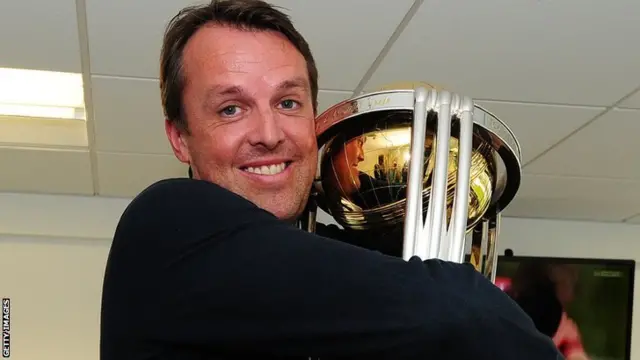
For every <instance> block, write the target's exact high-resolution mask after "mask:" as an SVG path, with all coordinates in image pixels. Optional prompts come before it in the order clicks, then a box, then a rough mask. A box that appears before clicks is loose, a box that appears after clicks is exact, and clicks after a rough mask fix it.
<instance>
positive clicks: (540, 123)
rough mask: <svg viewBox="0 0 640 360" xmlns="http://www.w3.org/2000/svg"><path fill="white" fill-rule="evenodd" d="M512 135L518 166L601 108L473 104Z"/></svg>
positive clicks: (504, 103) (492, 102)
mask: <svg viewBox="0 0 640 360" xmlns="http://www.w3.org/2000/svg"><path fill="white" fill-rule="evenodd" d="M476 103H477V104H478V105H480V106H482V107H484V108H485V109H487V110H488V111H489V112H491V113H493V114H494V115H495V116H496V117H497V118H499V119H501V120H502V121H504V122H505V123H506V124H507V126H508V127H509V128H510V129H511V130H512V131H513V133H514V134H515V136H516V139H518V141H519V142H520V145H521V148H522V160H523V161H522V163H523V164H526V163H527V162H528V161H529V160H531V159H533V158H534V157H535V156H537V155H539V154H540V153H542V152H543V151H544V150H546V149H548V148H549V147H550V146H551V145H553V144H555V143H556V142H558V141H559V140H561V139H562V138H563V137H565V136H567V135H568V134H570V133H571V132H572V131H574V130H575V129H577V128H579V127H580V126H582V125H583V124H585V123H586V122H587V121H589V120H591V119H593V118H594V117H595V116H596V115H598V114H599V113H600V112H602V111H603V110H604V108H595V107H576V106H560V105H542V104H529V103H526V104H524V103H510V102H495V101H476Z"/></svg>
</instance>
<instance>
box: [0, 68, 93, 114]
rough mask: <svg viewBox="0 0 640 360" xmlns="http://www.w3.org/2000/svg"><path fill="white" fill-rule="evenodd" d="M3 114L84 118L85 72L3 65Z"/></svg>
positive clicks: (0, 88)
mask: <svg viewBox="0 0 640 360" xmlns="http://www.w3.org/2000/svg"><path fill="white" fill-rule="evenodd" d="M0 115H6V116H26V117H39V118H54V119H82V120H84V119H85V111H84V88H83V84H82V75H81V74H74V73H62V72H53V71H41V70H25V69H9V68H0Z"/></svg>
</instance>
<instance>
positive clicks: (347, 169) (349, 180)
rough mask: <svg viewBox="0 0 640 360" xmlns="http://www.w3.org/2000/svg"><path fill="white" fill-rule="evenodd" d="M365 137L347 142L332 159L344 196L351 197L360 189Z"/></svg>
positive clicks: (336, 178) (336, 177)
mask: <svg viewBox="0 0 640 360" xmlns="http://www.w3.org/2000/svg"><path fill="white" fill-rule="evenodd" d="M363 146H364V137H363V136H359V137H357V138H354V139H352V140H350V141H349V142H347V143H346V144H345V145H344V146H343V147H341V148H340V149H339V151H337V152H336V153H335V154H334V155H333V157H332V164H333V170H334V175H335V179H334V181H336V182H337V183H338V185H339V187H340V189H342V193H343V195H351V194H352V193H354V192H356V191H357V190H358V189H360V170H358V165H359V164H360V163H361V162H362V161H364V150H363Z"/></svg>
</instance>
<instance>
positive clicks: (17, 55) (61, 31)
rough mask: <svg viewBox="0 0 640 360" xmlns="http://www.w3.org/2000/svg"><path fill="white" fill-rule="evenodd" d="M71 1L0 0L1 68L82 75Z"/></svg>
mask: <svg viewBox="0 0 640 360" xmlns="http://www.w3.org/2000/svg"><path fill="white" fill-rule="evenodd" d="M76 19H77V17H76V2H75V1H74V0H56V1H42V0H3V1H2V2H1V3H0V49H2V50H1V51H0V52H1V54H2V55H1V56H0V67H13V68H22V69H38V70H51V71H63V72H76V73H79V72H81V71H82V70H81V67H80V45H79V40H78V22H77V20H76Z"/></svg>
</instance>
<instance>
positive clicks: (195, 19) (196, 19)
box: [160, 0, 318, 131]
mask: <svg viewBox="0 0 640 360" xmlns="http://www.w3.org/2000/svg"><path fill="white" fill-rule="evenodd" d="M211 22H214V23H219V24H221V25H225V26H232V27H236V28H239V29H244V30H259V31H276V32H279V33H281V34H282V35H284V36H285V37H286V38H287V39H288V40H289V41H290V42H291V44H293V46H295V48H296V49H298V51H299V52H300V53H301V54H302V56H303V57H304V58H305V60H306V62H307V71H308V74H309V82H310V85H311V96H312V100H313V109H314V112H315V111H316V110H317V102H318V101H317V98H318V70H317V68H316V63H315V60H314V59H313V55H312V54H311V50H310V49H309V44H307V41H306V40H305V39H304V37H303V36H302V35H301V34H300V33H299V32H298V31H297V30H296V28H295V27H294V26H293V24H292V23H291V20H290V18H289V16H287V15H286V14H284V13H283V12H282V11H280V10H278V9H277V8H276V7H275V6H273V5H271V4H268V3H266V2H264V1H262V0H213V1H211V3H209V4H206V5H197V6H190V7H187V8H184V9H182V10H181V11H180V12H179V13H178V14H177V15H176V16H175V17H173V19H171V21H170V22H169V24H168V26H167V29H166V31H165V34H164V40H163V44H162V53H161V57H160V91H161V97H162V107H163V109H164V114H165V116H166V118H167V120H168V121H170V122H173V123H174V124H175V125H176V126H177V127H178V128H180V129H182V130H184V131H188V127H187V120H186V118H185V112H184V105H183V101H182V93H183V90H184V83H185V79H184V74H183V71H182V65H183V64H182V61H183V54H184V48H185V46H186V44H187V42H188V41H189V39H190V38H191V37H192V36H193V34H195V33H196V31H198V30H199V29H200V28H201V27H202V26H203V25H206V24H208V23H211Z"/></svg>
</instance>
